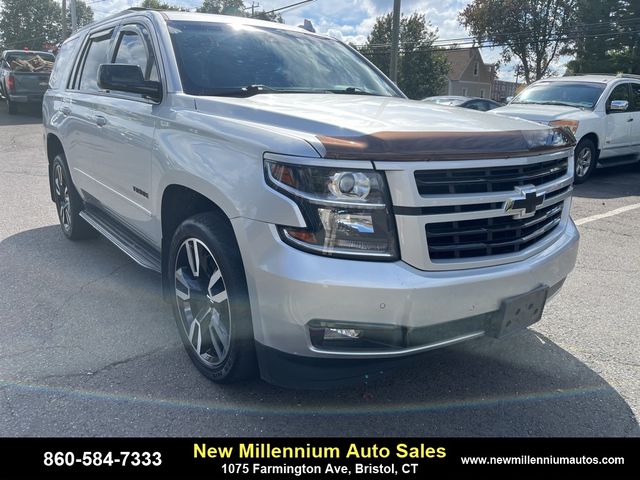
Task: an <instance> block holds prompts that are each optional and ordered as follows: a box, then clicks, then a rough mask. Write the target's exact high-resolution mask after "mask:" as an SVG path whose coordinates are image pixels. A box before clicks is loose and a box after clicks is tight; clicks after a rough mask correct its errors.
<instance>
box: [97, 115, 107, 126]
mask: <svg viewBox="0 0 640 480" xmlns="http://www.w3.org/2000/svg"><path fill="white" fill-rule="evenodd" d="M106 124H107V119H106V118H104V117H103V116H102V115H96V125H98V126H99V127H104V126H105V125H106Z"/></svg>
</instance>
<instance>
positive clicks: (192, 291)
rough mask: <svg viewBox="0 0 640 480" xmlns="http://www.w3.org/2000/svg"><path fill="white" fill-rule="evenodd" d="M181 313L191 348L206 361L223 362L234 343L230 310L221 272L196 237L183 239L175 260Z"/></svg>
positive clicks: (179, 310) (176, 287)
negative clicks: (232, 340)
mask: <svg viewBox="0 0 640 480" xmlns="http://www.w3.org/2000/svg"><path fill="white" fill-rule="evenodd" d="M175 296H176V303H177V305H178V314H179V315H180V320H181V321H180V323H181V325H182V327H183V329H184V333H185V335H186V337H187V339H188V340H189V343H190V344H191V348H193V351H194V352H195V353H196V354H197V355H198V357H199V358H200V360H201V361H202V362H203V363H205V364H206V365H210V366H215V365H220V364H221V363H222V362H224V361H225V359H226V358H227V356H228V354H229V347H230V345H231V324H230V318H231V312H230V309H229V299H228V297H227V290H226V286H225V283H224V279H223V278H222V272H221V271H220V267H219V266H218V264H217V262H216V260H215V258H214V257H213V254H212V253H211V251H210V250H209V248H208V247H207V246H206V245H205V244H204V243H203V242H202V241H201V240H198V239H197V238H188V239H186V240H185V241H183V242H182V244H181V245H180V249H179V250H178V254H177V256H176V264H175Z"/></svg>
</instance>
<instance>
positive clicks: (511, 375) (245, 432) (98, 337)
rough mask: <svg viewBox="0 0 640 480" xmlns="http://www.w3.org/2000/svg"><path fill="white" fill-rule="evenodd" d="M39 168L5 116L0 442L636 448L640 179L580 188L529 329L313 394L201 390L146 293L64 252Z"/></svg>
mask: <svg viewBox="0 0 640 480" xmlns="http://www.w3.org/2000/svg"><path fill="white" fill-rule="evenodd" d="M46 165H47V163H46V158H45V153H44V148H43V139H42V126H41V118H40V117H39V115H38V113H37V112H35V111H34V112H30V113H24V114H21V115H17V116H9V115H8V114H7V112H6V107H4V106H1V107H0V206H1V208H0V291H1V292H2V295H1V296H0V435H3V436H45V435H46V436H78V435H80V436H140V435H142V436H147V435H149V436H281V435H288V436H351V435H362V436H388V435H395V436H420V437H432V436H639V435H640V428H639V425H638V420H637V418H638V415H639V414H640V313H639V311H640V295H638V292H639V291H640V240H639V238H640V208H637V209H634V208H629V209H627V210H626V211H624V210H623V211H620V210H617V209H620V208H621V207H626V206H634V205H636V204H640V165H633V166H625V167H617V168H612V169H607V170H599V171H597V172H596V174H595V177H594V178H593V179H592V180H591V181H590V182H589V183H587V184H585V185H583V186H578V187H577V188H576V191H575V197H574V202H573V209H572V210H573V217H574V219H576V220H582V221H583V222H586V223H584V224H582V225H581V226H580V227H579V229H580V233H581V235H582V239H581V245H580V254H579V258H578V265H577V268H576V270H575V271H574V273H573V274H572V275H571V276H570V277H569V279H568V280H567V282H566V283H565V286H564V288H563V290H562V291H561V293H560V294H559V295H558V296H557V297H555V298H554V300H553V301H552V303H550V304H549V305H548V306H547V308H546V310H545V314H544V317H543V319H542V321H541V322H539V323H538V324H536V325H535V326H534V327H532V328H530V329H528V330H526V331H524V332H522V333H521V334H518V335H514V336H512V337H510V338H508V339H503V340H492V339H488V338H482V339H478V340H475V341H472V342H470V343H466V344H461V345H458V346H455V347H451V348H447V349H443V350H438V351H434V352H430V353H428V354H425V355H422V356H419V357H416V358H415V362H414V364H413V365H412V366H411V367H410V368H404V369H402V370H398V371H395V372H393V373H391V374H388V375H386V376H384V377H383V378H381V379H379V380H376V381H372V382H368V381H366V380H364V379H363V381H362V382H360V383H358V384H355V385H353V386H350V387H348V388H346V387H345V388H337V389H333V390H327V391H322V392H318V391H300V390H285V389H282V388H278V387H274V386H271V385H268V384H266V383H264V382H262V381H260V380H253V381H250V382H247V383H244V384H240V385H231V386H218V385H215V384H213V383H211V382H209V381H208V380H206V379H205V378H204V377H202V376H201V375H200V374H199V373H198V372H197V370H196V369H195V368H194V367H193V366H192V365H191V363H190V361H189V359H188V357H187V355H186V353H185V352H184V350H183V347H182V345H181V344H180V343H179V338H178V332H177V329H176V327H175V324H174V321H173V318H172V315H171V311H170V309H169V307H168V306H167V305H165V304H164V303H163V302H162V300H161V298H160V283H159V277H158V276H157V275H156V274H154V273H151V272H148V271H146V270H143V269H142V268H140V267H138V266H137V265H135V264H134V263H133V262H132V261H130V260H129V259H128V257H126V256H125V255H124V254H122V253H121V252H120V251H119V250H118V249H117V248H115V247H113V246H112V245H111V244H109V243H108V242H107V241H106V240H104V239H102V238H97V239H95V240H90V241H87V242H79V243H73V242H70V241H68V240H66V239H65V238H64V237H63V235H62V232H61V230H60V228H59V226H58V221H57V216H56V213H55V208H54V205H53V203H52V202H51V200H50V197H49V190H48V183H47V182H48V181H47V169H46ZM612 211H613V213H616V212H619V213H617V214H614V215H611V216H607V217H604V218H599V217H594V215H599V214H608V213H611V212H612Z"/></svg>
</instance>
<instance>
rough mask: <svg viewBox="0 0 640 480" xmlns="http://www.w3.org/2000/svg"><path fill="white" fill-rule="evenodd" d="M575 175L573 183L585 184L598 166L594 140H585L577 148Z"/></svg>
mask: <svg viewBox="0 0 640 480" xmlns="http://www.w3.org/2000/svg"><path fill="white" fill-rule="evenodd" d="M574 162H575V163H574V165H575V174H574V180H573V182H574V183H576V184H580V183H584V182H586V181H587V180H588V178H589V177H590V176H591V174H592V173H593V171H594V170H595V169H596V165H597V164H598V157H597V152H596V146H595V144H594V143H593V141H592V140H590V139H588V138H583V139H582V140H580V143H578V145H577V146H576V150H575V154H574Z"/></svg>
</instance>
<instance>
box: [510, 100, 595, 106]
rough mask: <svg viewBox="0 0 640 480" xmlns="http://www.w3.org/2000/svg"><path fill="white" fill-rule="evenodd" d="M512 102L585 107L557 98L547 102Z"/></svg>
mask: <svg viewBox="0 0 640 480" xmlns="http://www.w3.org/2000/svg"><path fill="white" fill-rule="evenodd" d="M511 103H518V104H521V105H561V106H565V107H574V108H584V107H582V106H580V105H576V104H574V103H566V102H558V101H556V100H548V101H546V102H530V101H529V102H527V101H524V102H511Z"/></svg>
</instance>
